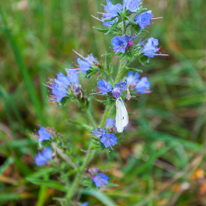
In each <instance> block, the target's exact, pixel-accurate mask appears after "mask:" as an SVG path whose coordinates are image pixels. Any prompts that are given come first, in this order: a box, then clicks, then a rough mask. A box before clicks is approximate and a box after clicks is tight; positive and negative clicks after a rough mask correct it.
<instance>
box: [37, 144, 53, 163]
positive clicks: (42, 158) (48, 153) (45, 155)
mask: <svg viewBox="0 0 206 206" xmlns="http://www.w3.org/2000/svg"><path fill="white" fill-rule="evenodd" d="M52 153H53V152H52V149H51V148H50V147H46V148H45V149H44V150H43V151H42V153H41V152H38V154H37V156H36V157H35V162H36V165H37V166H41V165H45V164H46V163H47V161H49V160H52Z"/></svg>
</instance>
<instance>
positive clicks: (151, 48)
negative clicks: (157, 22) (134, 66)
mask: <svg viewBox="0 0 206 206" xmlns="http://www.w3.org/2000/svg"><path fill="white" fill-rule="evenodd" d="M158 44H159V42H158V39H154V38H153V37H150V38H149V39H148V40H147V43H146V44H145V46H144V47H143V50H142V52H141V53H143V54H144V55H145V56H148V57H151V58H153V57H154V55H155V53H156V52H157V51H158V50H159V49H158V48H157V45H158Z"/></svg>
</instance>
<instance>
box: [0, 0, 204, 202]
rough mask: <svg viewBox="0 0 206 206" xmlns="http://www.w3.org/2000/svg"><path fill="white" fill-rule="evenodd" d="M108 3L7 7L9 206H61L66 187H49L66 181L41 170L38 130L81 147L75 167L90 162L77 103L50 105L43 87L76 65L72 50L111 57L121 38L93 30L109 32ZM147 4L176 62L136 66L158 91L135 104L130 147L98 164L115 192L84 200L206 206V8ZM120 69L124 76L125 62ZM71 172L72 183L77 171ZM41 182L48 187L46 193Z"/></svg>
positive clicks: (4, 119) (4, 96) (2, 105)
mask: <svg viewBox="0 0 206 206" xmlns="http://www.w3.org/2000/svg"><path fill="white" fill-rule="evenodd" d="M113 2H116V3H117V2H118V1H113ZM101 3H102V4H105V2H104V1H95V0H75V1H72V0H60V1H57V0H50V1H46V0H21V1H18V0H1V2H0V45H1V46H0V111H1V112H0V120H1V122H0V165H1V167H0V205H7V206H19V205H25V206H27V205H29V206H33V205H36V206H43V205H54V204H57V203H56V201H55V198H54V197H59V196H61V189H62V188H60V187H59V185H58V184H57V185H51V183H50V185H48V184H47V183H48V181H47V180H48V178H50V179H56V178H57V177H58V176H57V175H58V174H56V173H53V170H51V168H41V169H40V168H37V167H36V166H35V164H34V159H33V157H34V156H35V155H36V153H37V148H36V147H35V145H34V141H33V140H32V138H31V137H30V136H29V134H31V133H32V132H33V130H34V129H36V128H37V126H38V124H41V125H43V126H49V127H53V128H54V129H55V130H56V131H57V132H61V133H62V134H63V137H64V139H65V141H66V142H67V144H68V147H69V146H70V145H75V146H73V147H71V149H72V153H73V156H72V158H73V159H74V160H75V161H78V162H81V161H82V157H83V156H84V153H83V152H82V151H80V149H85V148H87V146H88V144H89V138H90V136H89V135H88V134H89V132H88V130H87V128H86V127H85V126H84V124H88V119H87V118H86V115H85V114H84V113H83V112H82V111H80V110H79V108H77V107H76V106H74V105H73V104H72V103H71V104H69V105H67V107H65V108H63V109H60V108H58V107H57V105H55V104H52V103H49V102H48V99H47V95H48V94H47V88H46V87H45V86H44V85H43V83H46V81H48V79H49V78H53V77H55V75H56V73H58V72H59V71H61V72H62V71H63V69H64V68H68V67H70V66H71V65H72V62H74V63H75V62H76V57H75V54H74V53H73V52H72V49H75V50H76V51H78V52H79V53H81V54H83V55H87V54H88V53H94V55H95V57H97V58H98V59H102V60H104V57H101V55H102V54H104V53H105V50H107V51H108V52H109V51H110V46H111V43H110V40H111V37H110V36H104V34H102V33H98V32H97V31H95V30H94V29H92V27H93V26H95V27H98V28H103V26H101V22H98V21H97V20H95V19H93V18H92V17H91V14H92V15H95V16H97V14H96V12H97V11H102V7H101V5H100V4H101ZM144 4H145V6H146V7H147V8H148V9H151V10H153V13H154V16H155V17H159V16H163V17H164V18H163V19H160V20H154V21H153V22H154V24H153V25H152V26H150V28H149V30H150V32H151V33H149V34H148V37H149V36H153V37H154V38H157V39H159V41H160V45H162V48H161V52H162V53H168V54H169V57H156V58H154V59H152V61H151V62H152V63H153V64H152V66H150V67H143V66H141V65H137V62H133V67H135V68H136V67H137V66H138V67H139V69H142V70H143V71H144V72H145V73H146V76H147V77H148V78H149V80H150V82H151V84H152V86H151V89H152V91H153V92H152V93H151V94H148V95H144V96H141V97H140V99H139V101H131V102H128V103H127V108H128V111H129V112H134V111H135V112H134V113H133V114H132V116H130V121H131V124H130V126H129V127H128V128H127V130H126V132H125V133H124V134H123V136H122V144H121V145H119V146H118V147H117V150H116V151H112V152H111V153H109V154H107V155H106V154H104V155H98V156H97V157H96V158H95V159H94V160H93V161H92V162H91V167H92V166H96V167H100V168H101V170H108V172H107V173H108V175H109V176H110V177H111V178H110V180H111V181H110V183H112V185H110V186H109V187H108V188H107V189H106V190H105V191H92V190H84V189H83V190H81V193H82V195H81V196H77V197H76V198H77V201H79V202H83V201H88V202H89V205H107V206H115V205H120V206H121V205H122V206H123V205H130V206H143V205H148V206H152V205H157V206H161V205H170V206H173V205H175V206H182V205H188V206H190V205H191V206H193V205H199V206H203V205H206V180H205V172H204V171H205V169H206V164H205V146H206V142H205V135H206V105H205V102H206V93H205V92H206V87H205V78H206V73H205V70H206V58H205V52H206V47H205V45H206V39H205V38H206V30H205V28H206V23H205V11H206V1H204V0H195V1H194V0H181V1H179V0H156V1H152V0H145V1H144ZM106 43H107V44H106ZM105 45H108V46H107V48H106V47H105ZM109 45H110V46H109ZM113 60H114V65H115V66H114V71H113V73H114V75H115V73H116V70H115V68H117V62H116V61H117V59H116V58H114V59H113ZM131 66H132V65H131ZM144 75H145V74H144ZM80 81H81V83H82V88H83V90H85V92H87V93H88V94H89V93H91V92H92V90H93V88H94V86H93V85H96V78H95V77H93V78H92V79H90V80H84V79H83V78H82V79H81V80H80ZM88 82H89V84H88ZM93 106H94V107H91V109H93V111H92V113H93V115H94V118H95V120H96V121H100V117H101V114H102V113H103V111H104V107H103V105H102V104H100V103H98V102H94V105H93ZM114 116H115V111H112V117H114ZM68 119H69V121H68ZM80 122H82V123H83V124H80ZM65 170H68V174H67V175H68V176H71V179H72V177H73V174H74V173H75V170H74V169H72V167H70V168H65ZM35 178H42V181H41V182H40V183H39V182H38V184H37V182H35ZM63 178H65V177H62V176H61V179H59V181H60V182H61V181H64V179H63ZM28 180H30V181H28ZM31 180H33V183H34V184H32V183H31V182H32V181H31ZM39 184H40V185H41V186H40V187H39ZM68 187H69V185H68ZM64 189H65V188H64Z"/></svg>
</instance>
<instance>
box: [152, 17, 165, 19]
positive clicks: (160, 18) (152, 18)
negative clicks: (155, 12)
mask: <svg viewBox="0 0 206 206" xmlns="http://www.w3.org/2000/svg"><path fill="white" fill-rule="evenodd" d="M162 18H163V17H162V16H160V17H155V18H152V19H162Z"/></svg>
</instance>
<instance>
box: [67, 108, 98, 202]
mask: <svg viewBox="0 0 206 206" xmlns="http://www.w3.org/2000/svg"><path fill="white" fill-rule="evenodd" d="M86 114H87V116H88V118H89V120H90V122H91V124H92V126H93V127H94V128H96V123H95V121H94V119H93V117H92V115H91V113H90V111H89V110H88V109H87V110H86ZM91 148H92V139H91V140H90V144H89V147H88V150H87V155H86V157H85V159H84V161H83V163H82V166H81V167H80V169H79V171H78V173H77V175H76V177H75V179H74V182H73V183H72V186H71V187H70V189H69V191H68V192H67V194H66V199H67V201H71V198H72V196H73V194H74V192H75V189H76V187H77V186H78V184H79V182H80V180H81V177H82V174H83V172H84V170H85V168H86V167H87V164H88V163H89V161H90V160H91V159H92V158H93V156H94V154H95V150H93V151H92V152H91V151H90V149H91Z"/></svg>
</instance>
